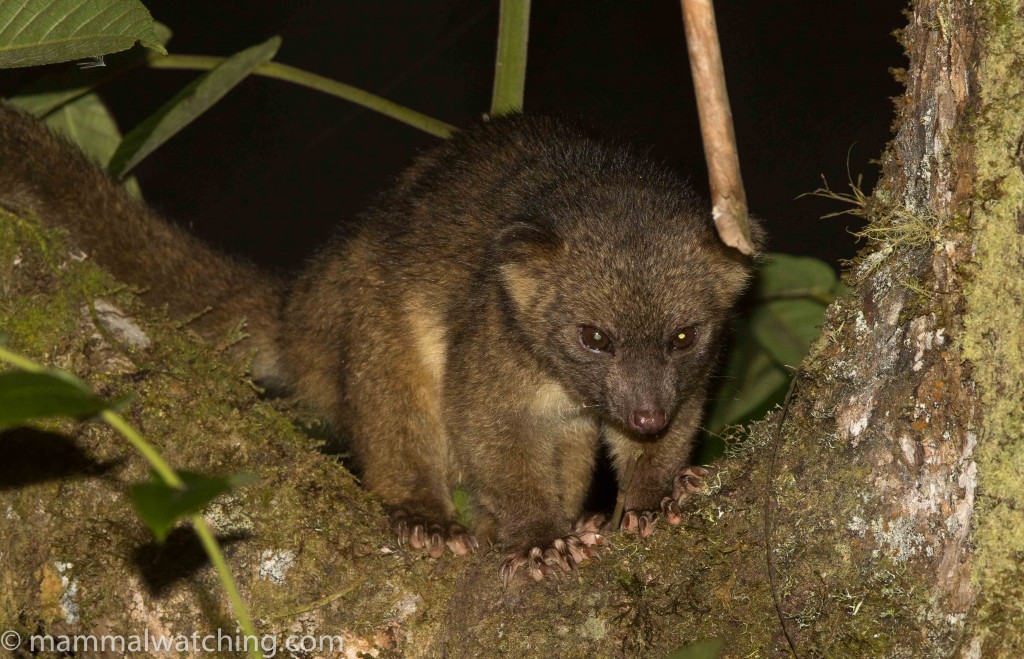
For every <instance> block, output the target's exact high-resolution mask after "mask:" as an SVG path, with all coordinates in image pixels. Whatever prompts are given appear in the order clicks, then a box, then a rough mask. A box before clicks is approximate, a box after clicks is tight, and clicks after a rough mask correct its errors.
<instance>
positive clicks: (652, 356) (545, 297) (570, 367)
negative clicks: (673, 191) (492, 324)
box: [513, 222, 747, 438]
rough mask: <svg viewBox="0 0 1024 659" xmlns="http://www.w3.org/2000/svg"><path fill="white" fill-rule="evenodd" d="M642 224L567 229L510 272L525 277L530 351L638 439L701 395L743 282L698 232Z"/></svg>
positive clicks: (522, 312) (732, 263)
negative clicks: (611, 230)
mask: <svg viewBox="0 0 1024 659" xmlns="http://www.w3.org/2000/svg"><path fill="white" fill-rule="evenodd" d="M645 226H649V225H648V224H647V223H643V222H638V223H637V227H636V229H637V230H630V231H627V232H618V233H617V234H616V235H613V236H612V237H610V238H609V237H607V236H600V235H598V233H597V232H586V231H583V232H580V231H574V232H573V233H572V234H571V235H569V236H565V237H560V245H559V249H556V250H549V251H548V252H545V253H544V256H543V258H539V259H537V260H535V261H534V262H532V263H530V264H529V265H528V266H526V267H524V268H521V269H520V270H519V271H518V272H517V273H514V274H515V276H518V277H519V280H518V283H522V278H524V277H525V278H527V279H528V280H529V285H527V286H523V287H521V288H523V289H524V290H527V291H529V293H530V294H529V295H526V296H522V299H520V300H518V304H517V306H518V314H517V320H518V321H519V324H520V327H522V328H523V329H524V333H525V334H526V335H527V336H528V337H529V339H530V341H531V343H532V346H531V347H532V348H533V352H534V353H535V354H537V355H538V356H539V357H540V358H541V360H542V362H543V363H544V364H545V365H546V366H547V368H548V369H549V370H550V371H551V372H552V375H554V376H555V377H556V378H557V379H558V380H559V381H560V382H561V383H562V385H563V386H564V387H565V388H566V389H567V390H569V391H571V392H573V393H574V394H575V395H576V396H577V397H578V398H579V399H580V401H581V403H582V404H583V405H585V406H587V407H590V408H592V409H594V410H596V411H598V412H599V413H600V414H601V415H602V416H604V417H605V418H607V419H609V420H611V421H612V422H614V423H615V424H616V425H618V426H620V427H621V428H622V429H623V430H625V431H627V432H629V433H630V434H632V435H634V436H637V437H638V438H639V437H640V436H657V435H658V434H659V433H661V432H662V431H663V430H664V429H665V428H666V427H667V426H668V424H669V423H670V422H671V421H672V418H673V416H674V415H675V413H676V411H677V410H678V409H679V406H680V405H681V403H682V402H683V401H685V400H687V399H688V398H691V397H693V396H695V395H700V394H702V393H703V391H704V387H705V385H706V382H707V379H708V375H709V374H710V371H711V369H712V367H713V366H714V363H715V361H716V358H717V352H718V346H719V341H718V339H719V335H720V333H721V330H722V326H723V324H724V321H725V318H726V317H727V314H728V313H729V312H730V308H731V307H732V305H733V303H734V301H735V299H736V297H737V295H738V294H739V292H740V291H741V290H742V288H743V285H744V283H745V281H746V279H747V271H746V267H745V266H744V265H743V264H741V263H740V262H738V261H737V260H735V259H732V258H729V257H728V256H726V255H724V254H725V253H724V252H723V250H722V248H720V247H719V245H718V244H717V243H710V242H708V241H707V240H704V239H703V237H702V235H701V234H700V233H699V232H694V231H689V232H688V234H687V235H682V234H681V233H677V232H674V231H668V230H665V229H666V227H665V226H664V225H663V226H661V227H658V228H659V230H658V231H657V232H653V233H652V232H645V231H644V230H643V229H644V228H645ZM573 228H574V229H578V228H579V227H575V226H574V227H573ZM563 233H565V231H564V229H563ZM706 236H707V238H708V239H711V240H717V237H716V236H714V235H713V234H711V233H710V231H708V232H706ZM515 283H517V281H516V280H514V281H513V285H514V284H515Z"/></svg>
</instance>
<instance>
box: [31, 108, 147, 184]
mask: <svg viewBox="0 0 1024 659" xmlns="http://www.w3.org/2000/svg"><path fill="white" fill-rule="evenodd" d="M46 124H47V125H48V126H50V128H52V129H53V130H54V131H56V132H58V133H60V134H61V135H63V136H65V137H66V138H68V139H69V140H71V141H72V142H74V143H75V144H77V145H78V146H79V147H80V148H81V149H82V151H84V152H85V154H86V155H87V156H89V157H90V158H91V159H93V160H95V161H96V162H97V163H98V164H100V165H101V166H103V167H106V166H107V163H109V162H110V158H111V157H112V156H113V155H114V152H115V151H117V147H118V145H120V144H121V131H120V130H118V128H117V122H115V121H114V116H113V115H112V114H111V113H110V110H109V109H108V108H107V105H106V103H104V102H103V100H102V99H101V98H100V97H99V96H98V95H97V94H86V95H85V96H81V97H79V98H77V99H75V100H74V101H72V102H70V103H66V104H64V105H63V106H61V107H60V108H59V109H58V110H56V111H55V112H53V113H51V114H50V115H49V116H48V117H46ZM124 185H125V187H126V188H128V191H129V192H130V193H131V194H132V195H134V196H135V198H136V199H141V198H142V190H141V189H140V188H139V183H138V181H137V180H136V179H135V177H131V178H129V179H128V180H126V181H125V182H124Z"/></svg>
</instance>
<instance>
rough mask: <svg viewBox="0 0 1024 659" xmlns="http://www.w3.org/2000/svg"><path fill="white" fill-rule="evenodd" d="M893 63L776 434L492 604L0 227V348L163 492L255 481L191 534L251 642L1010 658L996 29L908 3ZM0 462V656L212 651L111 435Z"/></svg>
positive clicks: (1014, 447) (1012, 463)
mask: <svg viewBox="0 0 1024 659" xmlns="http://www.w3.org/2000/svg"><path fill="white" fill-rule="evenodd" d="M901 38H902V40H903V42H904V44H905V46H906V48H907V51H908V54H909V56H910V66H909V68H908V70H906V71H905V72H901V74H902V75H904V76H905V80H906V84H907V92H906V94H905V96H903V97H902V98H900V99H898V102H897V113H898V116H897V125H896V128H897V134H896V137H895V139H894V140H893V142H892V144H891V145H890V147H889V149H888V151H887V152H886V154H885V155H884V156H883V165H884V169H883V174H884V176H883V181H882V183H881V184H880V186H879V188H878V189H877V190H876V192H875V194H874V195H873V196H872V197H871V198H870V199H869V200H868V201H867V203H866V204H864V205H863V206H860V207H858V208H857V209H856V210H857V211H858V212H863V213H864V214H866V215H867V216H868V217H869V219H870V220H871V225H870V226H869V228H868V231H867V234H866V235H867V236H868V237H869V239H870V240H871V244H870V245H869V246H868V248H867V250H866V252H865V253H864V254H863V255H862V257H861V258H860V260H859V262H858V263H857V264H855V265H854V266H853V267H852V269H851V272H850V273H849V282H850V284H851V286H850V288H851V292H850V294H849V295H847V296H846V297H844V298H843V299H841V300H840V301H838V302H837V303H836V304H834V305H833V307H832V308H831V309H830V310H829V313H828V320H827V323H826V326H825V328H824V332H823V336H822V338H821V339H820V340H819V341H818V342H817V344H816V345H815V346H814V347H813V349H812V353H811V355H810V356H809V357H808V358H807V360H806V361H805V362H804V363H803V364H802V365H801V366H800V368H799V369H798V371H797V373H796V380H795V382H796V384H795V387H794V391H793V396H792V399H791V402H790V404H789V406H788V408H787V410H786V411H785V414H784V415H782V416H780V414H779V413H776V414H775V415H773V416H772V417H770V418H768V419H766V420H765V421H763V422H761V423H759V424H756V425H755V426H754V427H752V428H751V429H750V432H749V437H748V438H746V439H745V440H744V441H743V442H741V443H737V444H736V445H734V446H733V447H732V450H731V454H730V455H729V457H728V458H726V459H724V460H723V461H721V462H720V463H719V464H717V465H716V468H715V470H714V471H713V473H712V476H711V477H710V478H709V479H708V485H707V487H706V490H705V491H704V492H703V493H701V494H699V495H695V496H694V497H693V498H692V499H691V501H690V503H689V506H688V508H687V510H686V512H685V519H684V522H683V524H682V525H681V526H680V527H676V528H669V527H665V526H660V527H659V528H658V529H657V532H656V533H655V535H654V536H653V537H652V538H650V539H648V540H643V541H641V540H637V539H635V538H632V537H629V536H625V535H622V534H613V535H612V536H610V538H609V539H610V543H611V544H610V547H608V548H607V549H605V550H604V551H603V552H602V559H601V560H599V561H592V562H588V563H587V564H585V565H584V566H582V568H581V569H579V570H577V571H576V572H575V573H573V574H571V575H569V576H566V577H563V578H561V579H557V580H549V581H547V582H543V583H533V582H531V581H528V580H527V579H519V580H515V581H514V582H513V583H511V584H510V585H509V586H508V587H503V586H502V584H501V582H500V581H499V579H498V572H497V554H496V552H494V551H492V550H490V549H487V548H484V550H483V551H481V552H479V553H478V554H476V555H473V556H470V557H466V558H454V557H451V556H446V557H443V558H441V559H439V560H431V559H429V558H426V557H424V556H421V555H417V554H414V553H407V552H403V551H401V550H399V549H398V548H396V547H395V546H394V545H393V543H392V539H391V537H390V535H389V533H388V529H387V523H386V520H385V517H384V516H383V514H382V511H381V508H380V506H379V504H378V502H377V501H376V500H375V499H374V498H373V497H372V496H370V495H369V494H367V493H366V492H365V491H364V490H362V489H361V488H360V487H359V485H358V483H357V481H356V480H355V479H354V478H353V477H352V476H351V475H350V474H349V473H348V472H347V471H346V470H345V469H344V468H343V467H342V466H341V465H340V464H339V463H338V461H337V460H336V458H334V457H332V456H331V455H329V454H327V453H325V452H324V451H322V450H320V447H319V446H318V444H317V443H316V442H315V441H313V440H311V439H310V438H309V437H308V436H307V435H306V434H304V433H303V432H301V431H300V430H299V429H297V428H296V426H295V423H294V421H293V419H294V418H295V414H294V411H293V410H291V409H289V408H288V407H287V406H286V404H284V403H282V402H273V401H265V400H261V399H260V397H259V396H258V392H257V391H256V390H255V389H254V388H253V387H252V386H251V385H250V384H248V382H247V380H246V378H245V374H244V371H243V369H241V368H239V367H238V366H237V365H234V364H232V363H231V362H229V361H228V360H227V359H224V358H222V357H223V355H222V354H221V352H220V351H219V350H218V347H217V346H209V345H204V344H203V343H202V342H201V341H199V340H198V339H196V338H195V337H193V336H191V335H190V332H189V329H188V325H187V324H185V325H180V324H175V323H172V322H169V321H168V320H167V319H166V316H165V314H164V313H162V311H161V310H160V309H151V308H146V307H144V306H143V305H142V304H141V303H140V302H139V301H138V299H137V297H136V296H135V295H134V294H133V292H132V291H131V290H130V289H128V288H126V287H125V286H123V285H120V284H119V283H118V282H116V281H114V280H113V279H112V278H110V277H109V276H107V275H106V274H104V273H103V271H102V270H101V269H100V268H99V267H98V266H96V265H95V264H93V263H92V262H91V261H90V259H89V258H87V257H86V256H85V255H82V254H81V253H80V252H78V251H77V250H75V248H74V246H73V245H68V244H67V242H66V241H65V240H64V239H63V238H62V237H61V236H60V235H59V234H58V233H57V232H54V231H51V230H44V229H41V228H40V227H39V225H38V224H36V223H35V222H34V221H33V220H32V219H31V218H17V217H14V216H12V215H9V214H2V215H0V328H3V330H4V331H5V332H7V333H8V334H9V335H10V346H11V347H12V348H13V349H15V350H18V351H20V352H23V353H25V354H27V355H29V356H30V357H32V358H34V359H36V360H38V361H42V362H45V363H48V364H52V365H55V366H58V367H61V368H66V369H68V370H70V371H72V372H74V373H76V374H78V375H80V376H82V377H83V378H84V379H86V380H87V381H88V382H89V383H90V384H91V385H92V386H93V387H94V388H95V389H96V390H97V391H99V392H100V393H101V394H103V395H104V396H107V397H109V398H116V397H119V396H122V395H125V394H131V395H132V396H133V401H132V403H131V404H130V406H129V407H128V408H127V410H126V415H127V417H128V419H129V421H131V422H132V423H133V424H134V425H135V426H136V427H137V428H139V429H140V430H141V431H142V432H143V433H144V434H145V435H146V437H147V438H148V439H149V440H150V441H152V442H153V443H154V444H155V445H156V446H157V447H158V449H159V450H160V451H161V452H162V453H163V455H164V456H165V457H166V458H167V459H168V461H169V462H170V463H171V464H172V465H173V466H174V467H175V468H179V469H187V470H193V471H200V472H207V473H232V472H238V471H247V472H251V473H253V474H255V475H256V476H257V480H256V482H254V483H253V484H250V485H247V486H245V487H242V488H240V489H237V490H235V491H233V492H232V493H231V494H229V495H227V496H224V497H221V498H220V499H218V500H216V501H215V502H214V504H213V505H211V506H210V507H209V508H208V509H207V511H206V512H205V516H206V518H207V519H208V520H209V522H210V524H211V526H212V527H213V528H214V529H215V530H216V532H217V533H218V536H219V537H220V538H221V541H222V543H223V544H224V547H225V552H226V555H227V558H228V561H229V564H230V567H231V570H232V572H233V573H234V575H235V577H236V580H237V582H238V583H239V586H240V589H241V591H242V595H243V597H244V599H245V600H246V602H247V604H248V606H249V607H250V610H251V613H252V614H253V617H254V618H255V620H256V624H257V627H258V628H259V631H260V633H261V634H282V635H283V634H310V635H316V636H320V635H330V636H336V637H341V638H342V639H343V640H344V644H345V650H344V652H339V653H337V654H338V656H357V654H358V653H360V652H366V653H369V654H372V655H376V656H452V657H455V656H502V655H507V656H515V657H520V656H561V657H577V656H578V657H592V656H601V657H605V656H666V655H668V654H669V653H670V652H671V651H673V650H674V649H676V648H679V647H681V646H685V645H687V644H690V643H693V642H696V641H700V640H702V639H707V638H719V639H723V640H724V641H725V647H724V650H723V652H724V656H729V657H744V656H776V655H785V654H788V653H793V652H795V653H796V654H797V655H798V656H872V657H881V656H899V657H920V656H950V655H962V656H966V657H980V656H1020V655H1021V654H1022V652H1024V617H1022V616H1021V615H1020V614H1019V609H1020V602H1021V601H1022V599H1024V593H1022V592H1021V591H1022V590H1024V578H1022V577H1024V575H1022V574H1021V572H1022V570H1024V568H1022V567H1021V562H1020V560H1019V558H1020V554H1021V552H1022V551H1024V501H1022V500H1021V499H1022V498H1024V478H1022V477H1021V474H1022V473H1024V465H1022V464H1021V461H1022V460H1024V457H1022V456H1024V447H1021V446H1020V444H1021V443H1022V442H1024V340H1022V336H1024V334H1022V332H1021V327H1020V326H1021V320H1022V319H1024V221H1022V220H1021V218H1022V217H1024V159H1022V156H1021V144H1024V79H1022V78H1021V76H1020V71H1021V70H1024V10H1022V6H1021V0H976V1H975V2H974V3H970V4H968V3H953V2H947V1H945V0H919V1H918V2H916V3H915V4H914V5H913V7H912V11H911V13H910V23H909V26H908V27H907V28H906V29H905V30H904V31H903V33H902V35H901ZM841 102H842V100H841V99H837V103H841ZM125 248H126V249H130V248H131V247H130V246H126V247H125ZM83 257H84V258H83ZM133 325H134V326H136V329H135V330H133V329H132V326H133ZM136 330H137V331H136ZM140 332H141V334H140ZM142 335H144V337H145V340H143V339H141V338H140V336H142ZM0 442H2V444H0V446H2V448H3V451H4V454H3V455H4V459H3V460H2V461H0V515H3V518H4V523H3V524H2V525H0V632H2V631H4V630H15V631H17V632H18V633H20V634H21V636H22V638H23V639H28V637H29V635H30V634H33V633H41V634H51V635H60V634H87V633H93V634H125V635H128V634H140V635H141V634H143V633H144V631H146V632H148V634H149V635H151V636H153V635H165V636H172V635H179V634H180V635H185V636H191V635H192V634H193V633H198V634H216V633H217V631H216V630H218V629H220V630H222V631H223V632H224V633H234V631H235V623H234V621H233V619H232V615H231V612H230V610H229V607H228V605H227V604H226V601H225V599H224V597H223V595H222V592H221V589H220V586H219V583H218V581H217V579H216V575H215V573H214V571H213V569H212V568H211V567H210V566H209V565H208V564H207V562H206V561H205V557H204V555H203V553H202V551H201V549H200V547H199V545H198V543H197V541H196V540H195V539H194V537H193V535H192V534H191V532H190V531H189V529H187V528H182V529H179V530H177V531H176V532H174V533H173V534H172V536H171V537H170V538H169V539H168V541H167V542H166V543H165V544H163V545H158V544H155V543H154V541H153V540H152V537H151V536H150V534H149V533H148V531H147V530H146V528H145V527H144V525H143V524H142V522H141V521H140V520H139V518H138V517H137V516H136V514H135V512H134V511H133V509H132V507H131V505H130V504H129V502H128V499H127V496H126V492H127V488H128V487H129V486H130V485H131V484H132V483H136V482H139V481H141V480H143V479H145V478H146V476H147V467H146V465H145V463H144V461H143V460H142V459H141V458H139V457H138V456H136V455H134V454H133V453H132V451H131V450H130V449H129V448H128V447H127V446H126V444H125V443H124V442H123V441H122V440H121V439H120V438H119V436H117V435H116V434H115V433H114V432H112V431H111V430H110V429H109V428H107V427H105V426H103V425H100V424H93V423H81V424H80V423H70V422H68V423H64V422H54V423H51V424H47V425H45V426H41V427H36V428H32V429H14V430H7V431H4V432H3V433H2V434H0ZM766 506H767V509H766ZM766 513H767V514H766ZM22 651H24V648H23V650H22ZM172 654H174V653H172ZM313 654H314V653H311V654H310V655H309V656H313ZM320 654H321V655H327V654H329V653H320ZM42 656H46V654H45V653H44V654H43V655H42ZM80 656H88V653H85V654H84V655H83V654H81V653H80Z"/></svg>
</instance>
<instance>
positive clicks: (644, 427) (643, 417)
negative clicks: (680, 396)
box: [629, 409, 666, 435]
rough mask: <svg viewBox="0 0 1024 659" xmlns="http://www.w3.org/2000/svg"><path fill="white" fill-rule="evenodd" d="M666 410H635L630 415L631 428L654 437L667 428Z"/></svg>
mask: <svg viewBox="0 0 1024 659" xmlns="http://www.w3.org/2000/svg"><path fill="white" fill-rule="evenodd" d="M665 420H666V419H665V410H651V409H641V410H633V413H632V414H630V415H629V427H630V428H631V429H632V430H635V431H637V432H639V433H643V434H645V435H653V434H654V433H656V432H658V431H659V430H662V429H663V428H664V427H665Z"/></svg>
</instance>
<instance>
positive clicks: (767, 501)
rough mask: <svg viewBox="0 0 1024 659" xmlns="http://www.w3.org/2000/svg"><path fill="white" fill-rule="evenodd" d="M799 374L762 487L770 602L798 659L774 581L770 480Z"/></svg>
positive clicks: (791, 386)
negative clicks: (772, 603)
mask: <svg viewBox="0 0 1024 659" xmlns="http://www.w3.org/2000/svg"><path fill="white" fill-rule="evenodd" d="M799 375H800V372H799V371H796V372H794V373H793V379H792V380H791V381H790V383H789V391H787V392H786V400H785V402H783V403H782V409H781V410H780V411H779V422H778V424H777V425H776V427H775V436H774V437H772V449H771V451H772V455H771V460H770V461H769V463H768V476H767V478H766V480H765V486H764V552H765V558H766V559H767V561H768V587H769V588H770V589H771V592H772V601H773V602H774V603H775V612H776V614H777V615H778V616H779V623H780V624H781V625H782V633H783V634H785V635H786V643H788V644H789V649H790V651H792V652H793V656H794V657H796V658H797V659H800V655H799V654H798V653H797V651H796V641H794V640H793V636H792V634H791V633H790V631H789V627H788V626H787V625H786V615H785V613H784V612H783V610H782V600H780V599H779V588H778V584H777V583H776V579H775V561H774V560H773V559H772V499H774V496H773V493H772V478H773V477H774V476H775V459H776V458H777V457H778V454H779V442H780V441H781V439H782V428H783V426H784V425H785V423H786V415H787V414H788V413H789V404H790V402H791V401H792V400H793V392H794V391H796V381H797V378H798V377H799Z"/></svg>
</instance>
